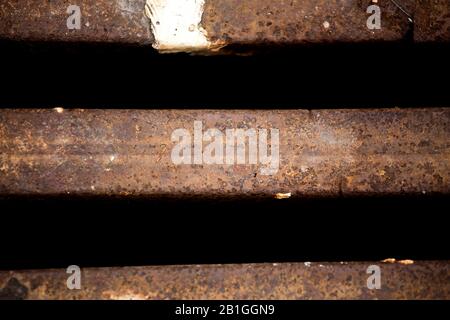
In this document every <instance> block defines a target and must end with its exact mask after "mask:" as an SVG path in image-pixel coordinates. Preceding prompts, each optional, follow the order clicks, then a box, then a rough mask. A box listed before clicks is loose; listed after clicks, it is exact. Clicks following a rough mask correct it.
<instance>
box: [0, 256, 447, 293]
mask: <svg viewBox="0 0 450 320" xmlns="http://www.w3.org/2000/svg"><path fill="white" fill-rule="evenodd" d="M391 260H393V259H387V260H386V262H334V263H310V262H305V263H281V264H241V265H185V266H154V267H124V268H117V267H114V268H86V269H81V273H80V274H79V275H80V278H79V279H80V282H79V283H80V289H79V290H76V289H75V290H69V289H68V287H67V280H68V278H69V276H70V274H67V273H66V270H65V269H50V270H25V271H1V272H0V299H120V300H129V299H139V300H142V299H164V300H167V299H174V300H178V299H183V300H184V299H187V300H191V299H194V300H202V299H212V300H216V299H236V300H241V299H249V300H253V299H265V300H267V299H287V300H294V299H420V300H429V299H449V298H450V264H449V263H448V261H418V262H414V261H410V260H406V261H398V262H394V260H393V261H391ZM373 266H376V267H379V269H378V271H380V273H379V274H380V278H379V286H378V287H377V288H374V287H369V286H368V284H367V283H368V278H369V277H370V276H371V274H372V271H371V270H372V269H371V268H374V267H373ZM72 289H73V288H72Z"/></svg>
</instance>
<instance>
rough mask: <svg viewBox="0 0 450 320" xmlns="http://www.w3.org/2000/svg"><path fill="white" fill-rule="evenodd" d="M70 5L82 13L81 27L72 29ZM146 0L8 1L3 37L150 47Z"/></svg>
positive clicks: (1, 17) (1, 19) (0, 25)
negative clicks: (76, 7) (145, 11)
mask: <svg viewBox="0 0 450 320" xmlns="http://www.w3.org/2000/svg"><path fill="white" fill-rule="evenodd" d="M69 5H77V6H79V7H80V10H81V28H80V29H79V30H76V29H74V30H69V29H68V28H67V19H68V18H69V16H70V15H71V14H69V13H67V8H68V7H69ZM144 5H145V0H95V1H92V0H76V1H63V0H54V1H46V0H7V1H1V2H0V38H3V39H14V40H31V41H62V42H66V41H72V42H75V41H86V42H119V43H130V44H150V43H151V42H152V41H153V37H152V35H151V32H150V24H149V21H148V19H147V18H146V17H145V15H144Z"/></svg>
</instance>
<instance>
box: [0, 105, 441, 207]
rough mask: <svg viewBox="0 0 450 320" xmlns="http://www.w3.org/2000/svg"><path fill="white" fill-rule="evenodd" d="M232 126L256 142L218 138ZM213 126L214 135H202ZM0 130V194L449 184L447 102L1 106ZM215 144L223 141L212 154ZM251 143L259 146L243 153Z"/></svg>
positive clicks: (199, 194)
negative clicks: (411, 105)
mask: <svg viewBox="0 0 450 320" xmlns="http://www.w3.org/2000/svg"><path fill="white" fill-rule="evenodd" d="M211 130H213V131H211ZM230 130H231V133H238V132H244V133H251V132H253V133H255V134H256V136H254V140H253V141H254V142H255V145H253V147H254V148H253V149H252V148H251V147H250V143H249V141H250V140H245V141H246V143H244V144H242V145H240V144H238V143H237V140H234V141H233V144H230V142H227V143H225V138H226V137H227V136H226V133H229V132H230ZM239 130H240V131H239ZM196 131H198V132H196ZM211 132H215V133H216V134H218V136H217V137H216V136H215V137H214V139H211V136H209V139H208V136H207V134H208V133H211ZM180 133H181V135H180ZM0 136H1V140H0V176H1V179H0V194H1V195H3V196H7V195H23V196H26V195H28V196H31V195H36V196H52V195H59V196H61V195H67V196H118V197H150V198H160V197H176V198H184V197H195V198H218V197H220V198H246V197H252V198H255V197H262V198H279V199H285V200H284V201H289V200H288V199H286V198H288V195H289V198H290V199H296V198H297V199H298V198H303V197H317V196H320V197H339V196H359V195H361V196H378V195H384V196H386V195H417V196H427V195H436V194H449V193H450V146H449V144H448V141H449V140H450V109H447V108H430V109H365V110H357V109H353V110H317V111H316V110H312V111H308V110H83V109H62V108H60V109H53V110H52V109H27V110H23V109H22V110H15V109H4V110H1V111H0ZM219 137H220V139H219ZM244 138H246V137H244ZM185 139H187V140H185ZM261 139H262V140H261ZM183 142H187V143H186V144H185V145H184V146H183V144H182V143H183ZM213 142H214V144H213ZM275 143H276V144H277V145H275ZM212 145H214V146H216V147H217V146H218V147H217V148H219V149H214V150H215V151H214V152H210V151H211V146H212ZM227 146H231V147H232V148H230V149H227ZM256 147H258V148H256ZM180 150H181V151H182V153H180ZM208 150H209V151H208ZM218 150H221V151H222V152H220V154H219V152H218ZM238 150H240V151H239V152H242V151H245V153H241V156H242V157H241V158H240V156H238V154H237V152H238ZM251 150H255V151H259V152H261V150H262V151H263V152H262V154H261V153H258V152H254V154H253V156H254V157H253V158H251V157H250V156H249V154H250V151H251ZM229 151H231V154H230V153H229ZM180 154H181V155H183V156H184V157H180ZM211 154H212V155H215V156H214V157H211ZM243 156H245V157H243ZM262 156H263V157H262ZM264 156H266V157H265V158H264ZM239 159H240V160H239ZM252 159H253V160H252ZM252 161H253V162H252Z"/></svg>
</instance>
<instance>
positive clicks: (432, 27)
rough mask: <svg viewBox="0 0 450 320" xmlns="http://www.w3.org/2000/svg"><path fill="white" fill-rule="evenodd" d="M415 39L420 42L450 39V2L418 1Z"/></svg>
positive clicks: (441, 0) (437, 0) (435, 0)
mask: <svg viewBox="0 0 450 320" xmlns="http://www.w3.org/2000/svg"><path fill="white" fill-rule="evenodd" d="M414 19H415V32H414V38H415V40H416V41H418V42H430V41H440V42H448V41H449V39H450V1H448V0H433V1H431V0H417V4H416V10H415V17H414Z"/></svg>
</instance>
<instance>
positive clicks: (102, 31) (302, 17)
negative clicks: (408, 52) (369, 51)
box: [0, 0, 450, 46]
mask: <svg viewBox="0 0 450 320" xmlns="http://www.w3.org/2000/svg"><path fill="white" fill-rule="evenodd" d="M70 4H74V5H78V6H79V7H80V9H81V13H82V18H81V19H82V20H81V21H82V25H81V29H80V30H68V29H67V26H66V21H67V18H68V16H69V14H68V13H67V7H68V6H69V3H68V2H67V1H62V0H56V1H44V0H7V1H2V2H1V3H0V39H14V40H38V41H87V42H119V43H134V44H141V45H149V44H151V43H152V42H153V41H154V38H153V36H152V34H151V31H150V23H149V20H148V19H147V18H146V17H145V14H144V4H145V0H135V1H131V0H114V1H109V0H99V1H90V0H78V1H73V3H72V2H71V3H70ZM373 4H376V5H378V6H379V7H380V8H381V29H379V30H369V29H368V28H367V25H366V23H367V19H368V17H369V16H370V13H367V8H368V7H369V6H370V5H373ZM449 6H450V5H449V2H448V0H395V1H394V0H380V1H373V0H301V1H299V0H289V1H288V0H278V1H272V0H245V1H241V0H214V1H211V0H209V1H208V0H207V1H206V3H205V6H204V12H203V18H202V26H203V28H204V29H205V30H206V33H207V35H208V37H209V38H210V40H211V41H212V42H213V43H216V42H217V43H222V44H223V45H225V46H226V45H231V46H232V45H237V46H240V45H256V46H258V45H261V44H263V45H264V44H276V45H295V44H308V43H329V42H333V43H334V42H366V41H404V40H408V41H418V42H429V41H444V42H448V41H450V33H449V32H450V31H449V30H450V28H449V24H450V7H449Z"/></svg>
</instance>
